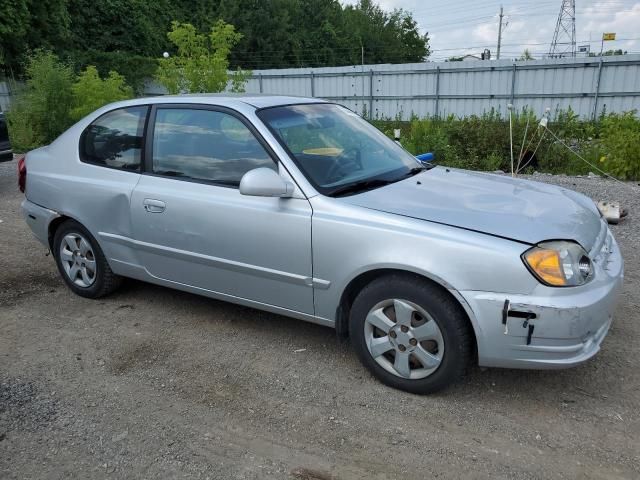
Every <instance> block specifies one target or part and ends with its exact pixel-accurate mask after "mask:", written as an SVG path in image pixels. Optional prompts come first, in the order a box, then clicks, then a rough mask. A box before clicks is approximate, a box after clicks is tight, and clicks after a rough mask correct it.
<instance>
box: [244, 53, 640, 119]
mask: <svg viewBox="0 0 640 480" xmlns="http://www.w3.org/2000/svg"><path fill="white" fill-rule="evenodd" d="M246 91H247V92H248V93H278V94H286V95H301V96H311V97H321V98H325V99H328V100H333V101H336V102H339V103H342V104H344V105H347V106H348V107H349V108H351V109H353V110H355V111H357V112H358V113H365V114H366V115H367V116H369V117H371V118H395V117H400V118H402V119H407V118H409V117H410V116H411V115H412V114H415V115H417V116H419V117H425V116H435V115H440V116H444V115H449V114H454V115H456V116H467V115H471V114H482V113H483V112H485V111H489V110H491V109H492V108H495V109H496V110H498V111H500V112H502V113H503V114H504V113H505V112H506V107H507V104H509V103H512V104H513V105H514V107H515V108H516V109H521V108H523V107H525V106H528V107H529V108H531V109H533V111H534V112H537V113H542V112H543V111H544V109H545V108H547V107H550V108H552V109H553V110H555V109H558V108H560V109H567V108H568V107H571V108H572V109H573V110H574V111H575V112H576V113H578V114H579V115H580V116H581V117H583V118H592V117H594V115H598V114H600V113H601V112H602V111H603V109H605V110H606V111H607V112H622V111H629V110H633V109H640V55H624V56H612V57H602V58H596V57H587V58H574V59H566V58H565V59H547V60H534V61H527V62H513V61H510V60H498V61H470V62H446V63H411V64H401V65H364V66H360V65H356V66H350V67H333V68H313V69H311V68H299V69H283V70H255V71H254V72H253V75H252V76H251V78H250V80H249V82H248V83H247V86H246Z"/></svg>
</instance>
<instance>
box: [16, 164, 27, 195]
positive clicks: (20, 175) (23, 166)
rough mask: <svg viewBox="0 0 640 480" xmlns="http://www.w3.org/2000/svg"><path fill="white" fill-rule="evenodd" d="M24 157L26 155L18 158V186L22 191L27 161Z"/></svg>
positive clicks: (25, 177) (25, 182)
mask: <svg viewBox="0 0 640 480" xmlns="http://www.w3.org/2000/svg"><path fill="white" fill-rule="evenodd" d="M25 159H26V157H25V156H24V155H23V156H22V157H21V158H20V160H18V187H20V191H21V192H22V193H24V189H25V187H26V185H27V163H26V162H25Z"/></svg>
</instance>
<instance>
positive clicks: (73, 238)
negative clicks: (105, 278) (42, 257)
mask: <svg viewBox="0 0 640 480" xmlns="http://www.w3.org/2000/svg"><path fill="white" fill-rule="evenodd" d="M60 263H61V264H62V267H63V269H64V271H65V273H66V274H67V277H69V280H71V282H73V283H74V284H75V285H77V286H79V287H83V288H87V287H90V286H91V285H93V283H94V282H95V281H96V257H95V254H94V252H93V249H92V248H91V244H90V243H89V242H88V241H87V239H86V238H84V237H83V236H82V235H81V234H79V233H75V232H74V233H68V234H67V235H65V236H64V238H63V239H62V241H61V242H60Z"/></svg>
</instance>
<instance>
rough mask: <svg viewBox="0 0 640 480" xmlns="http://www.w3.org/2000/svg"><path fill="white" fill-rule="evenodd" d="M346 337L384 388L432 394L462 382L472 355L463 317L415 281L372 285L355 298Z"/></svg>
mask: <svg viewBox="0 0 640 480" xmlns="http://www.w3.org/2000/svg"><path fill="white" fill-rule="evenodd" d="M349 322H350V323H349V331H350V336H351V339H352V343H353V345H354V348H355V350H356V352H357V354H358V356H359V357H360V360H361V361H362V363H363V364H364V365H365V366H366V367H367V368H368V369H369V370H370V371H371V372H372V373H373V375H374V376H375V377H377V378H378V379H379V380H380V381H382V382H383V383H385V384H387V385H389V386H391V387H394V388H398V389H400V390H405V391H408V392H412V393H421V394H425V393H433V392H436V391H438V390H441V389H443V388H445V387H447V386H448V385H449V384H451V383H453V382H455V381H457V380H458V379H459V378H460V377H462V376H463V374H464V372H465V370H466V368H467V366H468V364H469V362H470V359H471V353H472V345H473V344H472V332H471V328H470V326H469V322H468V320H467V317H466V315H465V313H464V311H463V310H462V309H461V307H460V306H459V305H458V304H457V303H456V302H455V300H453V299H452V298H451V297H450V295H449V294H448V293H447V292H445V291H443V290H442V289H441V288H440V287H439V286H437V285H435V284H432V283H430V282H428V281H426V280H424V279H421V278H419V277H414V276H410V275H407V276H405V275H392V276H387V277H382V278H379V279H377V280H374V281H373V282H371V283H370V284H369V285H367V286H366V287H365V288H364V289H363V290H362V291H361V292H360V293H359V294H358V296H357V297H356V299H355V301H354V302H353V305H352V308H351V315H350V319H349Z"/></svg>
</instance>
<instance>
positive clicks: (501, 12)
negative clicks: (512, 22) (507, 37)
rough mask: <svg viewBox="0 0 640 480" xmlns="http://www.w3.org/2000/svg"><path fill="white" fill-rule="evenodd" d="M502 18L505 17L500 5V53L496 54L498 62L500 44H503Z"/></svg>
mask: <svg viewBox="0 0 640 480" xmlns="http://www.w3.org/2000/svg"><path fill="white" fill-rule="evenodd" d="M502 17H504V13H503V11H502V5H500V23H499V24H498V51H497V53H496V60H500V44H501V43H502Z"/></svg>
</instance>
